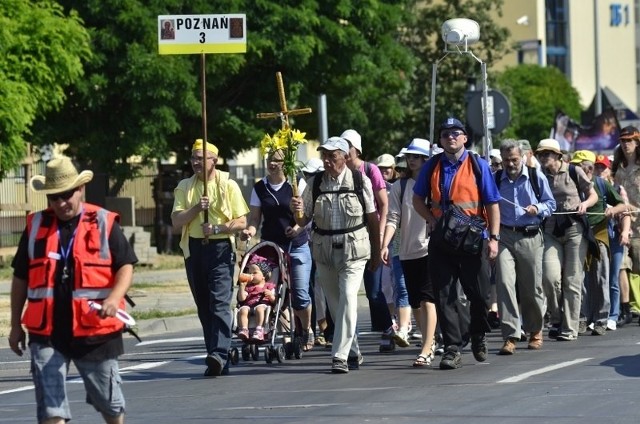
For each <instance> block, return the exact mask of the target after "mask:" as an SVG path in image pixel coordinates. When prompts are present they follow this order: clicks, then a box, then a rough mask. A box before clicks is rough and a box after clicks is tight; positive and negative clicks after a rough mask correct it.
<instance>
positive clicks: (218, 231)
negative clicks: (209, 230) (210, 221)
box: [213, 225, 220, 236]
mask: <svg viewBox="0 0 640 424" xmlns="http://www.w3.org/2000/svg"><path fill="white" fill-rule="evenodd" d="M218 234H220V227H218V226H217V225H214V226H213V235H214V236H217V235H218Z"/></svg>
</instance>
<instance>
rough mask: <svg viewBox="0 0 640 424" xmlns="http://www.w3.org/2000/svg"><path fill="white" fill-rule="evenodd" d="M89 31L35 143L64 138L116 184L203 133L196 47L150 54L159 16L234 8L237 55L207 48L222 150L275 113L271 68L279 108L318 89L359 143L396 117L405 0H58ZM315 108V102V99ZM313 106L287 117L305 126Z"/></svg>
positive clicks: (401, 108)
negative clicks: (84, 50) (76, 68)
mask: <svg viewBox="0 0 640 424" xmlns="http://www.w3.org/2000/svg"><path fill="white" fill-rule="evenodd" d="M60 3H61V4H63V5H64V7H65V9H66V10H75V11H77V13H78V14H79V15H80V16H81V17H82V18H83V19H84V21H85V23H86V26H87V28H88V29H89V31H90V33H91V41H92V47H93V53H94V55H93V57H92V59H91V60H90V61H89V62H88V63H87V65H86V67H85V71H86V77H85V78H84V79H83V80H82V81H80V82H78V83H76V84H75V85H74V87H72V88H71V89H70V90H69V96H70V99H69V101H68V102H67V103H66V104H65V107H64V109H63V110H62V111H61V112H59V113H55V114H50V115H49V116H47V118H46V119H43V120H41V121H39V125H38V131H37V133H38V135H39V140H40V142H42V143H48V142H51V141H60V142H63V141H64V142H68V143H70V145H71V153H72V154H73V155H74V156H76V157H77V158H78V159H80V160H81V161H83V162H86V163H87V164H90V165H91V166H92V167H93V168H94V169H98V170H104V171H106V172H108V173H109V175H110V176H111V177H112V178H116V179H118V181H119V183H117V184H116V186H114V187H112V190H111V191H112V192H113V191H115V190H117V187H118V186H119V184H120V183H121V182H122V181H124V180H125V179H126V178H129V177H131V176H132V175H135V171H136V167H137V166H138V165H137V164H132V163H127V158H129V157H131V156H134V155H135V156H138V157H140V158H141V159H142V162H141V163H146V162H149V161H151V160H154V159H157V158H158V157H163V156H166V155H167V154H168V153H169V151H172V150H175V151H179V152H185V149H186V148H188V146H189V145H190V144H191V142H192V141H193V139H195V138H198V137H201V136H202V120H201V113H200V110H201V107H200V99H201V86H200V81H199V77H200V57H199V56H198V55H184V56H180V55H176V56H160V55H158V53H157V16H158V15H161V14H162V15H164V14H169V15H177V14H211V13H214V12H212V11H216V12H215V13H221V12H222V13H224V12H229V13H231V12H243V13H246V14H247V26H248V29H247V37H248V43H247V44H248V51H247V53H246V54H232V55H207V56H206V80H207V92H206V95H207V120H208V122H207V124H208V126H207V132H208V135H209V137H208V138H209V140H210V141H211V142H213V143H215V144H216V145H218V147H219V148H220V150H221V155H222V156H223V157H230V155H232V154H234V153H236V152H238V151H240V150H243V149H247V148H251V147H255V146H257V145H258V143H259V141H260V140H261V139H262V136H263V134H264V133H265V132H272V131H273V130H274V129H276V128H279V126H280V122H279V121H275V120H274V121H271V122H261V121H258V120H257V119H256V113H258V112H268V111H275V110H277V109H279V102H278V96H277V90H276V84H275V73H276V72H277V71H281V72H282V73H283V76H284V81H285V88H286V94H287V100H288V103H289V107H290V108H293V107H306V106H311V107H314V106H315V104H316V102H317V96H318V95H319V94H322V93H324V94H326V95H327V98H328V114H329V115H328V119H329V123H330V132H331V133H332V134H339V133H340V132H341V131H342V130H344V129H346V128H347V127H354V128H357V129H358V130H359V131H360V132H361V133H362V134H363V136H364V138H365V140H366V142H367V143H368V142H369V141H370V140H371V141H373V140H385V139H388V138H389V137H390V136H391V134H393V131H394V128H397V127H401V126H402V124H403V122H404V113H405V104H404V96H405V94H406V93H407V92H408V89H409V82H410V81H409V79H408V77H409V76H410V75H411V73H412V69H413V65H414V62H413V59H412V56H411V53H410V51H409V50H408V49H407V48H405V47H404V46H402V45H401V44H400V42H399V31H398V28H400V26H401V24H403V23H404V22H406V21H407V19H408V16H409V15H408V12H409V10H408V9H407V8H406V7H405V6H406V3H408V1H407V0H386V1H383V0H357V1H356V0H280V1H271V0H251V1H242V0H224V1H223V0H214V1H205V0H147V1H142V0H117V1H116V0H60ZM314 109H315V107H314ZM316 121H317V114H314V115H313V116H308V117H298V118H297V121H296V122H295V125H296V127H298V128H300V129H302V130H304V131H307V132H308V133H309V134H308V136H309V137H315V136H316V135H317V131H316Z"/></svg>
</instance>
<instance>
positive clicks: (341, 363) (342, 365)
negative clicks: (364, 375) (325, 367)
mask: <svg viewBox="0 0 640 424" xmlns="http://www.w3.org/2000/svg"><path fill="white" fill-rule="evenodd" d="M331 372H332V373H334V374H346V373H348V372H349V365H348V364H347V361H345V360H344V359H340V358H333V362H332V363H331Z"/></svg>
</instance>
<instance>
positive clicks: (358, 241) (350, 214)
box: [308, 170, 371, 265]
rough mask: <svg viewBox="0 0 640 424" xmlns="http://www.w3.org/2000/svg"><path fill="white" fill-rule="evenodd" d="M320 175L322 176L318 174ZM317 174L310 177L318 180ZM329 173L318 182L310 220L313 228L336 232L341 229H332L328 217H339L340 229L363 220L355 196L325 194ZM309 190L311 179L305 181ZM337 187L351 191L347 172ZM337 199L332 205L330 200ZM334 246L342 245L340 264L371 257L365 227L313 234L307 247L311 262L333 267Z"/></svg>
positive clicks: (350, 179) (351, 180)
mask: <svg viewBox="0 0 640 424" xmlns="http://www.w3.org/2000/svg"><path fill="white" fill-rule="evenodd" d="M321 175H322V174H321ZM321 175H318V176H316V177H314V178H320V177H321ZM329 178H330V177H329V174H328V173H325V174H324V178H323V179H322V182H321V183H320V194H319V195H318V198H317V199H316V202H315V204H314V205H313V220H314V223H315V225H316V226H317V227H318V228H320V229H323V230H339V229H342V228H333V224H332V220H331V217H332V214H335V213H337V214H340V215H341V216H343V217H344V223H345V225H344V227H343V228H353V227H356V226H358V225H360V224H361V223H362V220H363V217H364V209H363V207H362V204H361V203H360V200H359V199H358V195H357V194H356V193H354V192H347V193H340V194H337V195H336V194H334V193H326V194H324V193H323V192H324V191H331V189H330V188H329V187H328V186H327V181H328V180H329ZM308 187H309V189H310V187H313V180H311V181H310V182H309V186H308ZM340 188H343V189H348V190H353V189H354V183H353V175H352V174H351V171H349V170H347V172H345V175H344V179H343V181H342V185H341V186H340ZM336 198H337V200H336V201H335V203H333V201H334V200H335V199H336ZM334 243H342V244H343V247H342V249H341V251H342V252H343V255H344V261H345V262H349V261H356V260H359V259H368V258H369V257H370V256H371V244H370V243H369V233H368V231H367V228H366V227H363V228H360V229H358V230H355V231H351V232H348V233H345V234H336V235H320V234H318V233H317V232H315V231H314V232H313V233H312V235H311V246H312V253H313V259H314V260H316V261H317V262H319V263H321V264H324V265H332V264H333V251H334V250H335V249H334Z"/></svg>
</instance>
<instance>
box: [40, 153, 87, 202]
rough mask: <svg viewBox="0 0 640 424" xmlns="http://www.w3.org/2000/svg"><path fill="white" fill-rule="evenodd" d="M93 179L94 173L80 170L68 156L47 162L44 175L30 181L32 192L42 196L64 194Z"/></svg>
mask: <svg viewBox="0 0 640 424" xmlns="http://www.w3.org/2000/svg"><path fill="white" fill-rule="evenodd" d="M92 179H93V172H92V171H82V172H80V173H79V174H78V170H77V169H76V167H75V166H74V165H73V163H72V162H71V159H70V158H69V157H67V156H58V157H56V158H53V159H51V160H50V161H49V162H47V166H46V168H45V170H44V175H35V176H33V177H32V178H31V180H30V181H29V184H30V186H31V190H33V191H35V192H36V193H42V194H55V193H64V192H65V191H69V190H71V189H74V188H76V187H80V186H81V185H84V184H86V183H88V182H89V181H91V180H92Z"/></svg>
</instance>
